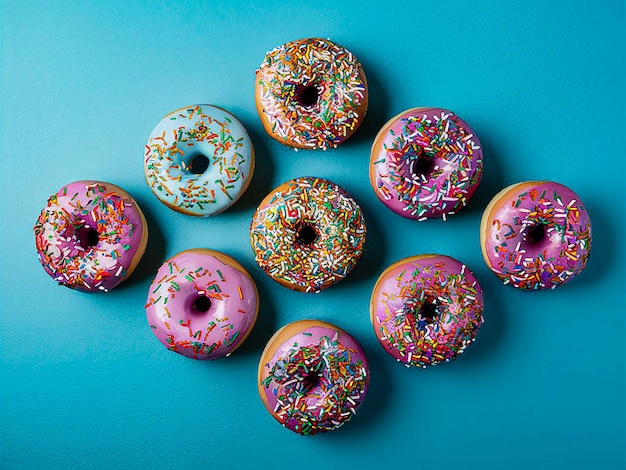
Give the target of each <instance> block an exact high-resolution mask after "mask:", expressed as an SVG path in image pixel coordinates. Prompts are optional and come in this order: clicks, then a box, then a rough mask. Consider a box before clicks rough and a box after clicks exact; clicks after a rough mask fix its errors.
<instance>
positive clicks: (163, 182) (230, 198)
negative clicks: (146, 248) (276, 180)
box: [144, 104, 254, 217]
mask: <svg viewBox="0 0 626 470" xmlns="http://www.w3.org/2000/svg"><path fill="white" fill-rule="evenodd" d="M144 170H145V175H146V181H147V182H148V185H150V188H151V189H152V192H154V194H155V195H156V196H157V197H158V198H159V200H160V201H161V202H162V203H163V204H165V205H166V206H168V207H170V208H171V209H174V210H175V211H178V212H182V213H183V214H188V215H194V216H199V217H208V216H212V215H216V214H219V213H220V212H222V211H224V210H226V209H228V208H229V207H230V206H231V205H232V204H234V203H235V201H236V200H237V199H239V197H240V196H241V195H242V194H243V193H244V191H245V190H246V189H247V188H248V185H249V184H250V180H251V179H252V173H253V172H254V148H253V146H252V142H251V140H250V137H249V136H248V132H247V131H246V129H245V128H244V127H243V125H242V124H241V123H240V122H239V120H238V119H237V118H236V117H235V116H233V115H232V114H231V113H229V112H228V111H226V110H224V109H221V108H218V107H217V106H212V105H207V104H197V105H191V106H187V107H186V108H181V109H178V110H176V111H173V112H171V113H170V114H168V115H167V116H165V117H164V118H163V119H162V120H161V122H159V123H158V124H157V126H156V127H155V128H154V130H153V131H152V133H151V134H150V138H149V139H148V143H147V144H146V154H145V161H144Z"/></svg>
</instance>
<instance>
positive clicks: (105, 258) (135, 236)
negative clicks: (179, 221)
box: [34, 181, 148, 292]
mask: <svg viewBox="0 0 626 470" xmlns="http://www.w3.org/2000/svg"><path fill="white" fill-rule="evenodd" d="M34 230H35V245H36V247H37V254H38V256H39V261H40V262H41V264H42V266H43V268H44V269H45V271H46V272H47V273H48V274H49V275H50V277H52V278H53V279H54V280H55V281H57V282H58V283H59V284H61V285H63V286H66V287H69V288H71V289H76V290H79V291H83V292H108V291H109V290H111V289H113V288H114V287H115V286H117V285H118V284H119V283H121V282H122V281H123V280H124V279H126V278H128V276H130V275H131V273H132V272H133V270H134V269H135V267H136V266H137V264H138V263H139V260H140V259H141V257H142V256H143V254H144V252H145V250H146V245H147V243H148V227H147V224H146V219H145V217H144V215H143V213H142V212H141V209H140V208H139V206H138V205H137V203H136V202H135V200H134V199H133V198H132V197H131V196H130V195H129V194H128V193H127V192H126V191H124V190H123V189H121V188H119V187H117V186H115V185H113V184H111V183H104V182H101V181H76V182H74V183H70V184H66V185H65V186H63V187H62V188H61V189H60V190H59V191H57V192H56V193H55V194H53V195H52V196H50V198H49V199H48V205H47V206H46V207H45V208H44V209H43V210H42V211H41V213H40V214H39V218H38V219H37V223H36V224H35V229H34Z"/></svg>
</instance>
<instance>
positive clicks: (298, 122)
mask: <svg viewBox="0 0 626 470" xmlns="http://www.w3.org/2000/svg"><path fill="white" fill-rule="evenodd" d="M255 101H256V108H257V111H258V113H259V116H260V118H261V122H262V123H263V127H264V128H265V130H266V131H267V133H268V134H269V135H270V136H271V137H273V138H274V139H276V140H277V141H278V142H281V143H282V144H285V145H287V146H290V147H294V148H302V149H323V150H326V149H327V148H336V147H337V146H338V145H339V144H340V143H342V142H343V141H344V140H346V139H347V138H348V137H350V136H351V135H352V133H353V132H354V131H355V130H356V129H357V128H358V127H359V125H360V124H361V122H362V121H363V118H364V117H365V113H366V111H367V82H366V80H365V74H364V73H363V69H362V68H361V64H359V61H358V60H357V59H356V58H355V57H354V55H352V53H351V52H350V51H348V50H346V49H344V48H343V47H341V46H340V45H338V44H335V43H334V42H332V41H329V40H328V39H320V38H308V39H300V40H298V41H292V42H289V43H287V44H284V45H282V46H280V47H277V48H276V49H274V50H273V51H271V52H268V53H267V55H266V56H265V59H264V60H263V63H262V64H261V65H260V66H259V69H258V70H257V71H256V86H255Z"/></svg>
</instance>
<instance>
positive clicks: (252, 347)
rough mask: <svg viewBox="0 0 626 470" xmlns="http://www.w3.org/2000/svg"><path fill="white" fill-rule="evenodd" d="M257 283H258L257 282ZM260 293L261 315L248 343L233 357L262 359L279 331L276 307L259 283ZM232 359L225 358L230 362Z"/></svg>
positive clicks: (236, 351) (247, 340)
mask: <svg viewBox="0 0 626 470" xmlns="http://www.w3.org/2000/svg"><path fill="white" fill-rule="evenodd" d="M255 282H256V281H255ZM257 289H258V291H259V314H258V316H257V319H256V323H255V324H254V328H253V329H252V331H251V332H250V336H248V338H247V339H246V341H245V342H244V343H243V344H242V345H241V346H240V347H239V348H238V349H237V350H235V352H233V354H232V357H233V358H234V357H235V356H237V357H242V358H243V357H249V356H254V357H256V358H257V359H260V357H261V353H262V352H263V349H264V348H265V345H266V344H267V342H268V341H269V339H270V338H271V337H272V335H273V334H274V333H275V332H276V330H277V329H278V328H277V327H276V313H275V312H276V306H275V304H274V301H273V299H272V298H271V296H270V295H269V292H268V290H267V289H263V288H262V286H260V285H259V284H258V283H257ZM229 359H231V357H228V358H224V360H225V361H228V360H229Z"/></svg>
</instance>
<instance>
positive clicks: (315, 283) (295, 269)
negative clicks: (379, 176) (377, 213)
mask: <svg viewBox="0 0 626 470" xmlns="http://www.w3.org/2000/svg"><path fill="white" fill-rule="evenodd" d="M365 231H366V230H365V222H364V220H363V215H362V214H361V208H360V207H359V205H358V204H357V203H356V201H355V200H354V199H352V197H350V195H349V194H348V193H347V192H346V191H344V190H343V189H342V188H341V187H339V186H338V185H336V184H335V183H332V182H330V181H328V180H325V179H321V178H311V177H301V178H296V179H293V180H291V181H287V182H286V183H284V184H282V185H280V186H279V187H278V188H276V189H275V190H274V191H272V192H271V193H270V194H268V195H267V196H266V197H265V199H263V201H261V204H260V205H259V207H258V208H257V210H256V212H255V213H254V216H253V217H252V224H251V226H250V243H251V245H252V249H253V250H254V256H255V259H256V262H257V263H258V265H259V266H260V267H261V269H263V271H265V272H266V273H267V274H268V275H269V276H270V277H271V278H272V279H274V280H275V281H277V282H278V283H279V284H281V285H283V286H285V287H288V288H290V289H293V290H297V291H300V292H319V291H321V290H322V289H326V288H327V287H329V286H331V285H332V284H334V283H336V282H338V281H340V280H341V279H343V278H344V277H346V276H347V275H348V273H349V272H350V271H351V270H352V268H353V267H354V265H355V264H356V262H357V261H358V260H359V258H360V257H361V254H362V253H363V245H364V243H365Z"/></svg>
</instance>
